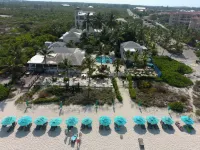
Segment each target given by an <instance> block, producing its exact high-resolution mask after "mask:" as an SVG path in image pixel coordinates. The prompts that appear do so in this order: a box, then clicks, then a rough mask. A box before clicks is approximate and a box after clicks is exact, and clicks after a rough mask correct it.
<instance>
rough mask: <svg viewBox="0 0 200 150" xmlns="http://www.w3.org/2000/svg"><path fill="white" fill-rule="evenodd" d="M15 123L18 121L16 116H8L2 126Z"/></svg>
mask: <svg viewBox="0 0 200 150" xmlns="http://www.w3.org/2000/svg"><path fill="white" fill-rule="evenodd" d="M15 121H16V117H15V116H8V117H5V118H3V120H2V121H1V124H2V125H5V126H7V125H11V124H12V123H13V122H15Z"/></svg>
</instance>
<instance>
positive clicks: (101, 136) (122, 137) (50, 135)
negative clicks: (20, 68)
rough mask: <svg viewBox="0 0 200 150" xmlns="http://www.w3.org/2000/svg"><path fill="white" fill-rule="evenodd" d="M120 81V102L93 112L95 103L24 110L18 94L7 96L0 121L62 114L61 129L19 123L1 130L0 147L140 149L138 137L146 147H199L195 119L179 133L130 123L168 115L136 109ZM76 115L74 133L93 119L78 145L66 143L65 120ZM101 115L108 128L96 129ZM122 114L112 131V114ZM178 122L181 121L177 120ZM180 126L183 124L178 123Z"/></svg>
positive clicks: (179, 149) (25, 149)
mask: <svg viewBox="0 0 200 150" xmlns="http://www.w3.org/2000/svg"><path fill="white" fill-rule="evenodd" d="M118 83H120V92H121V93H122V96H123V99H124V100H123V104H116V105H115V107H114V108H113V107H112V106H102V107H99V108H98V110H97V111H96V109H95V107H94V106H85V107H80V106H64V107H63V109H62V111H60V110H59V108H58V107H59V106H57V105H42V106H41V105H40V106H32V108H31V109H27V111H26V112H24V111H25V109H26V106H25V104H23V105H20V106H15V104H14V100H15V99H16V98H17V97H18V96H20V94H19V95H17V96H16V97H15V98H13V99H9V100H6V101H3V102H1V103H0V111H1V113H0V120H1V119H2V118H3V117H5V116H8V115H16V116H17V118H20V117H21V116H23V115H30V116H32V118H33V120H34V119H35V118H36V117H38V116H41V115H44V116H46V117H47V118H48V119H51V118H53V117H61V118H62V119H63V122H62V124H61V128H58V129H57V130H56V131H55V132H48V130H49V128H50V127H49V126H48V127H47V130H46V132H43V131H35V130H34V128H35V124H33V126H32V127H31V131H30V132H24V131H20V132H19V131H17V128H18V127H19V126H18V125H17V126H16V128H15V130H14V131H13V132H11V133H7V132H6V131H5V130H2V129H1V131H0V150H48V149H52V150H64V149H68V150H69V149H76V150H77V149H80V150H115V149H118V150H137V149H140V148H139V145H138V138H143V140H144V144H145V149H146V150H171V149H174V150H199V149H200V144H199V139H200V124H199V123H197V122H195V124H194V128H195V129H196V132H195V133H193V134H188V133H186V132H181V131H179V129H178V128H177V127H176V126H175V125H174V126H173V127H174V129H175V131H174V132H168V131H164V130H163V129H162V127H161V126H160V124H159V128H160V130H159V131H155V130H148V129H147V130H146V131H143V130H141V129H140V128H138V127H137V126H135V124H134V123H133V120H132V118H133V116H136V115H141V116H143V117H146V116H148V115H155V116H157V117H158V118H159V119H160V118H161V117H162V116H166V115H167V116H168V115H169V114H168V110H167V109H158V108H148V109H144V108H142V111H140V110H139V108H138V106H137V105H136V104H135V103H133V102H132V101H131V100H130V97H129V94H128V90H127V89H124V88H123V87H122V84H121V82H120V81H119V80H118ZM72 115H73V116H76V117H78V119H79V123H78V125H77V126H76V127H77V128H74V129H73V132H74V133H77V132H80V125H81V120H82V119H83V118H84V117H87V116H88V117H91V118H92V119H93V124H92V130H91V131H87V130H86V131H85V132H82V142H81V145H80V147H79V148H78V147H77V145H76V144H75V145H74V146H71V144H70V143H69V142H70V141H69V137H67V136H66V135H65V129H66V125H65V120H66V118H68V117H69V116H72ZM102 115H107V116H109V117H111V119H112V124H111V131H102V132H100V131H99V122H98V119H99V117H100V116H102ZM117 115H122V116H124V117H125V118H126V119H127V124H126V125H125V128H123V129H122V130H121V131H119V132H116V131H115V130H114V124H113V122H114V117H115V116H117ZM171 116H172V118H173V119H174V120H175V121H180V115H179V114H175V113H171ZM180 122H181V121H180ZM181 124H182V125H183V123H182V122H181Z"/></svg>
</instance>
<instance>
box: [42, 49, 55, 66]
mask: <svg viewBox="0 0 200 150" xmlns="http://www.w3.org/2000/svg"><path fill="white" fill-rule="evenodd" d="M52 53H53V51H52V50H49V49H48V48H47V47H45V48H42V49H41V50H40V51H39V54H40V55H42V56H44V64H45V65H46V64H47V57H50V56H51V54H52Z"/></svg>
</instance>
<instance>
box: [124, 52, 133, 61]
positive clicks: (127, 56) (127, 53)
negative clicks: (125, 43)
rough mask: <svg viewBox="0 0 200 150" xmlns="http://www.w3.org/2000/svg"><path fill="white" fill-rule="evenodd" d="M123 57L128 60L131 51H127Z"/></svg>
mask: <svg viewBox="0 0 200 150" xmlns="http://www.w3.org/2000/svg"><path fill="white" fill-rule="evenodd" d="M125 55H126V58H127V60H129V59H130V58H131V56H132V54H131V51H130V50H128V51H127V52H126V54H125Z"/></svg>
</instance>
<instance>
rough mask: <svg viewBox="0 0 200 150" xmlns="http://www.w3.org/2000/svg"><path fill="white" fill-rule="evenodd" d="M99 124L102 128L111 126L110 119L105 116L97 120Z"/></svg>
mask: <svg viewBox="0 0 200 150" xmlns="http://www.w3.org/2000/svg"><path fill="white" fill-rule="evenodd" d="M99 123H100V125H103V126H109V125H110V124H111V119H110V117H107V116H101V117H100V118H99Z"/></svg>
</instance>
